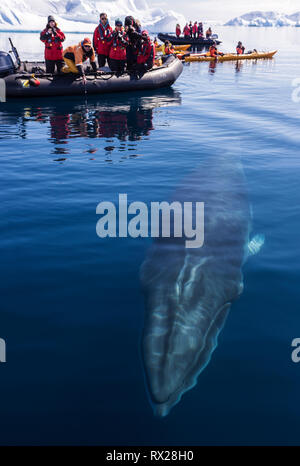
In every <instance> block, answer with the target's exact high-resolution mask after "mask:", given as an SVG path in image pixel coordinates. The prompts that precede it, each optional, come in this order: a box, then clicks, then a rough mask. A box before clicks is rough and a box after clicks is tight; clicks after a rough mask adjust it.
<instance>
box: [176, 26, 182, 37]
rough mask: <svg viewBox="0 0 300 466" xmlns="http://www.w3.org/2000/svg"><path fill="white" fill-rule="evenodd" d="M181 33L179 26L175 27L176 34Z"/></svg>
mask: <svg viewBox="0 0 300 466" xmlns="http://www.w3.org/2000/svg"><path fill="white" fill-rule="evenodd" d="M180 34H181V29H180V28H176V36H180Z"/></svg>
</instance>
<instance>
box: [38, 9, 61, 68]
mask: <svg viewBox="0 0 300 466" xmlns="http://www.w3.org/2000/svg"><path fill="white" fill-rule="evenodd" d="M40 40H41V41H42V42H43V43H44V44H45V63H46V73H51V74H53V73H54V72H55V67H56V68H57V72H58V73H60V71H61V69H62V67H63V63H64V62H63V47H62V43H63V41H64V40H65V35H64V33H63V32H62V31H61V30H60V29H59V28H58V27H57V23H56V21H55V19H54V17H53V16H48V22H47V26H46V27H45V29H44V30H43V31H42V32H41V34H40Z"/></svg>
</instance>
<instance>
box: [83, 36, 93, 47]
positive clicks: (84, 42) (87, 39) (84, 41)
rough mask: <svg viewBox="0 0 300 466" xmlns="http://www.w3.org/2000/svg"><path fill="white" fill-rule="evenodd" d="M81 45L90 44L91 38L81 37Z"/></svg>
mask: <svg viewBox="0 0 300 466" xmlns="http://www.w3.org/2000/svg"><path fill="white" fill-rule="evenodd" d="M81 45H90V46H92V42H91V39H89V38H88V37H85V38H84V39H83V41H82V42H81Z"/></svg>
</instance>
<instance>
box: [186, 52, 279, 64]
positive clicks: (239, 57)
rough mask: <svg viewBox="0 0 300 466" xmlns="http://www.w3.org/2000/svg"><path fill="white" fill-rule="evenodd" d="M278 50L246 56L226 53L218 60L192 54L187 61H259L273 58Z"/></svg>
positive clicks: (247, 54)
mask: <svg viewBox="0 0 300 466" xmlns="http://www.w3.org/2000/svg"><path fill="white" fill-rule="evenodd" d="M276 52H277V50H273V51H272V52H253V53H245V54H244V55H236V54H234V53H226V54H225V55H223V56H221V55H219V56H218V58H217V59H216V58H213V57H205V56H203V55H202V56H201V55H199V54H196V53H195V54H191V55H190V56H189V57H185V61H187V62H192V61H210V62H212V61H220V62H223V61H236V60H257V59H259V58H273V56H274V55H275V53H276Z"/></svg>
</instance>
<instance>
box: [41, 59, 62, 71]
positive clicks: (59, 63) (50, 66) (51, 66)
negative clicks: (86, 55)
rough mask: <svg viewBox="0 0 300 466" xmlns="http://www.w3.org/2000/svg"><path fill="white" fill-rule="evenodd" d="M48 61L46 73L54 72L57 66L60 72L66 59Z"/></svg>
mask: <svg viewBox="0 0 300 466" xmlns="http://www.w3.org/2000/svg"><path fill="white" fill-rule="evenodd" d="M45 62H46V73H50V74H54V73H55V67H56V68H57V72H58V73H60V71H61V69H62V67H63V65H64V61H63V60H45Z"/></svg>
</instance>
